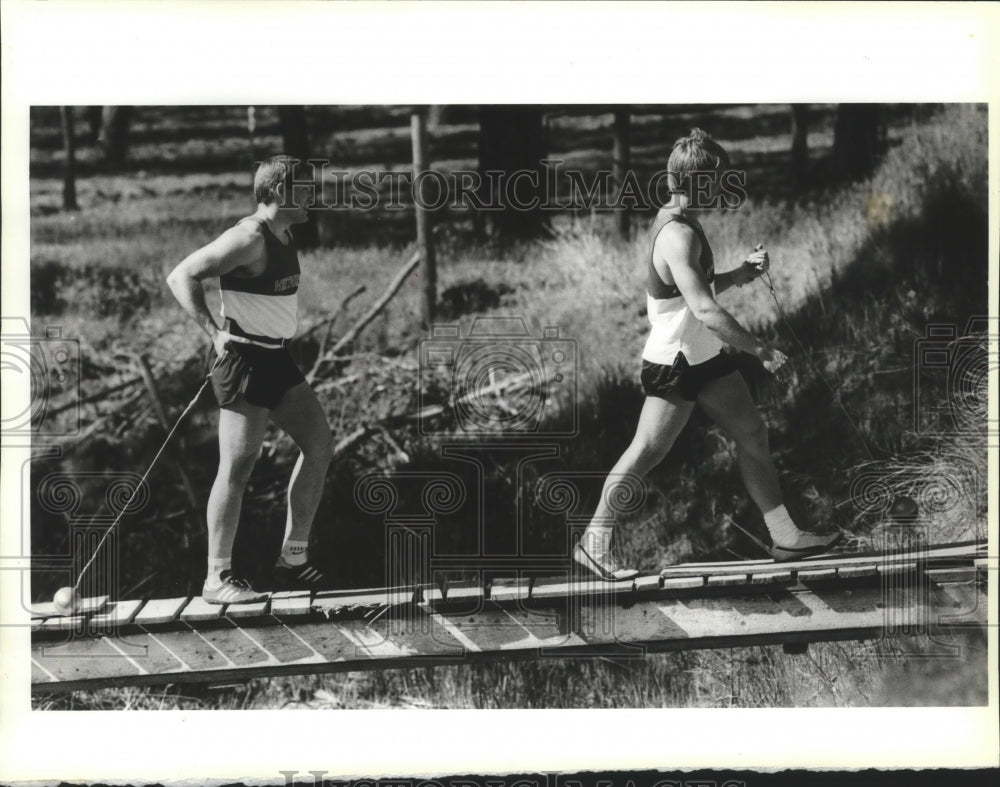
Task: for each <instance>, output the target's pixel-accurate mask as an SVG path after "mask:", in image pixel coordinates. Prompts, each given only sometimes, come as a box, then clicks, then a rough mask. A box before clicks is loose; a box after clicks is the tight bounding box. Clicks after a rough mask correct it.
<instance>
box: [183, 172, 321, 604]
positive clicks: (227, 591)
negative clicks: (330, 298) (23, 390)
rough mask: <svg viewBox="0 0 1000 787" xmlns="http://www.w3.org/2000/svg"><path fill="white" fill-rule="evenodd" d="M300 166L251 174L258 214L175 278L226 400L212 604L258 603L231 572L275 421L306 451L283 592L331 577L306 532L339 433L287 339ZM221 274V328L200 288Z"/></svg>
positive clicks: (289, 522) (293, 501) (303, 201)
mask: <svg viewBox="0 0 1000 787" xmlns="http://www.w3.org/2000/svg"><path fill="white" fill-rule="evenodd" d="M297 164H299V162H298V161H297V160H296V159H293V158H290V157H288V156H276V157H274V158H272V159H268V160H267V161H265V162H263V163H262V164H261V165H260V167H259V168H258V169H257V174H256V176H255V177H254V195H255V197H256V199H257V210H256V212H255V213H254V214H253V215H252V216H248V217H247V218H245V219H243V220H241V221H240V222H238V223H237V224H236V225H235V226H234V227H231V228H230V229H228V230H226V232H224V233H223V234H222V235H220V236H219V237H218V238H217V239H216V240H214V241H212V242H211V243H209V244H208V245H207V246H204V247H203V248H201V249H198V251H196V252H194V253H193V254H191V255H190V256H188V257H187V258H186V259H185V260H184V261H183V262H181V263H180V264H179V265H178V266H177V267H176V268H174V270H173V271H172V272H171V273H170V275H169V276H168V277H167V283H168V284H169V286H170V289H171V290H172V291H173V293H174V296H175V297H176V298H177V300H178V301H179V302H180V304H181V306H183V307H184V309H185V310H186V311H187V312H188V313H189V314H191V315H192V316H193V317H194V318H195V320H197V322H198V325H199V327H200V328H201V329H202V330H203V331H205V333H206V334H208V336H209V337H210V338H211V339H212V349H211V350H210V354H209V355H210V357H209V365H210V374H211V381H212V388H213V390H214V392H215V395H216V397H217V398H218V400H219V405H220V412H219V471H218V474H217V475H216V478H215V483H214V484H213V486H212V492H211V494H210V495H209V498H208V516H207V518H208V576H207V577H206V579H205V586H204V589H203V591H202V595H203V597H204V598H205V600H206V601H209V602H211V603H215V604H238V603H246V602H253V601H260V600H262V599H264V598H266V597H267V594H266V593H261V592H258V591H256V590H254V589H253V588H252V587H251V586H250V584H249V583H248V582H247V581H246V580H245V579H243V578H241V577H240V576H238V574H236V573H234V572H233V568H232V551H233V542H234V541H235V538H236V530H237V527H238V525H239V519H240V508H241V506H242V501H243V493H244V490H245V489H246V485H247V482H248V481H249V479H250V473H251V470H252V469H253V465H254V462H255V461H256V459H257V455H258V453H259V452H260V447H261V444H262V443H263V440H264V433H265V430H266V429H267V425H268V422H269V421H274V422H275V423H276V424H277V425H278V426H279V427H280V428H281V429H283V430H284V431H285V432H287V433H288V435H289V436H290V437H291V438H292V440H294V441H295V444H296V445H297V446H298V447H299V450H300V451H301V454H300V456H299V458H298V461H297V462H296V464H295V468H294V470H293V471H292V478H291V482H290V484H289V488H288V510H287V516H286V522H285V539H284V543H283V545H282V549H281V555H280V556H279V557H278V560H277V563H276V565H275V571H274V575H275V586H276V587H277V588H281V589H284V588H297V587H303V588H319V587H323V586H324V585H325V584H326V577H324V575H323V572H322V571H320V570H319V569H318V568H316V567H315V566H314V565H313V564H312V563H311V562H310V561H309V555H308V542H309V534H310V532H311V529H312V521H313V517H314V516H315V513H316V509H317V508H318V506H319V502H320V498H321V496H322V494H323V486H324V483H325V481H326V471H327V468H328V466H329V464H330V460H331V458H332V456H333V436H332V434H331V432H330V426H329V424H328V423H327V419H326V414H325V413H324V412H323V408H322V407H321V406H320V403H319V401H318V400H317V399H316V394H315V393H314V392H313V391H312V389H311V388H310V387H309V384H308V383H307V382H306V381H305V378H304V377H303V375H302V372H301V371H299V369H298V368H297V367H296V365H295V362H294V361H293V360H292V357H291V355H290V354H289V353H288V349H287V347H286V346H285V345H286V343H287V340H288V339H290V338H291V337H292V336H293V335H294V334H295V330H296V327H297V316H298V312H297V294H298V284H299V263H298V255H297V253H296V251H295V246H294V241H293V239H292V235H291V227H292V225H294V224H300V223H302V222H304V221H306V220H307V218H308V216H307V213H306V206H307V204H308V202H309V201H310V200H311V199H312V196H313V191H312V186H311V185H309V184H301V183H299V181H297V180H296V179H295V176H294V170H295V167H296V165H297ZM211 278H218V279H219V282H220V290H221V295H222V308H223V313H222V318H223V327H222V328H220V327H219V326H218V325H217V324H216V321H215V318H214V317H213V315H212V314H211V312H210V311H209V309H208V306H207V305H206V303H205V294H204V289H203V282H204V281H205V280H206V279H211Z"/></svg>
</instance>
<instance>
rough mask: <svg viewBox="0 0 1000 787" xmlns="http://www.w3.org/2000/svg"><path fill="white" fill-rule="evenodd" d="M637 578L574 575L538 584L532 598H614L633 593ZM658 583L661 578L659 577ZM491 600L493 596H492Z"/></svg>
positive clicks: (533, 590)
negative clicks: (568, 578)
mask: <svg viewBox="0 0 1000 787" xmlns="http://www.w3.org/2000/svg"><path fill="white" fill-rule="evenodd" d="M634 582H635V580H632V579H629V580H625V581H624V582H609V581H607V580H603V579H597V578H594V579H590V578H586V579H583V578H580V577H573V578H572V579H570V580H569V581H568V582H559V583H555V584H551V585H536V586H535V587H534V588H532V590H531V596H530V598H532V599H539V600H541V599H555V598H565V597H567V596H608V597H609V598H614V597H616V596H619V595H621V594H623V593H631V592H633V590H634V587H635V584H634ZM657 583H659V579H658V578H657ZM491 600H493V597H492V596H491Z"/></svg>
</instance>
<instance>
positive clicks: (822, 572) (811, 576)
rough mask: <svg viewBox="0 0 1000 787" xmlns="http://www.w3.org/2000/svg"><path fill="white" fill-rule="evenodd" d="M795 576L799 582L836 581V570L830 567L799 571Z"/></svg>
mask: <svg viewBox="0 0 1000 787" xmlns="http://www.w3.org/2000/svg"><path fill="white" fill-rule="evenodd" d="M797 576H798V580H799V582H822V581H825V580H830V579H836V578H837V569H836V568H832V567H831V568H812V569H800V570H799V572H798V575H797Z"/></svg>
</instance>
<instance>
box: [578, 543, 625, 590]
mask: <svg viewBox="0 0 1000 787" xmlns="http://www.w3.org/2000/svg"><path fill="white" fill-rule="evenodd" d="M573 560H575V561H576V562H577V563H578V564H579V565H580V566H582V567H583V568H585V569H587V570H588V571H589V572H590V573H592V574H595V575H596V576H597V577H598V578H600V579H604V580H607V581H608V582H624V581H625V580H627V579H634V578H635V577H637V576H639V572H638V571H636V570H635V569H634V568H622V566H621V564H619V562H618V559H617V558H616V557H615V555H614V553H613V552H612V551H611V550H610V549H609V550H608V551H607V553H606V554H605V555H604V559H603V560H597V559H596V558H594V557H593V556H592V555H591V554H590V553H589V552H588V551H587V550H586V549H584V548H583V547H582V546H581V545H580V544H577V545H576V549H574V550H573Z"/></svg>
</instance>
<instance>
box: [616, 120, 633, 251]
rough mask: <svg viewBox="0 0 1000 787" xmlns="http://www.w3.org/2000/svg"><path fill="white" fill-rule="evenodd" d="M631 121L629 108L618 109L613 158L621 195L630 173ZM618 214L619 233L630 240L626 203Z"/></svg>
mask: <svg viewBox="0 0 1000 787" xmlns="http://www.w3.org/2000/svg"><path fill="white" fill-rule="evenodd" d="M630 121H631V116H630V113H629V111H628V110H627V109H622V110H617V111H616V112H615V123H614V135H615V141H614V153H613V156H612V158H613V160H614V170H615V186H616V188H617V191H618V194H619V196H620V195H621V193H622V186H623V185H624V184H625V178H626V176H627V174H628V170H629V166H630V160H629V159H630V149H629V145H630V142H629V136H630V134H629V132H630ZM616 215H617V218H618V234H619V235H621V237H622V238H624V239H625V240H628V237H629V208H628V207H627V206H625V205H619V206H618V207H617V209H616Z"/></svg>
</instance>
